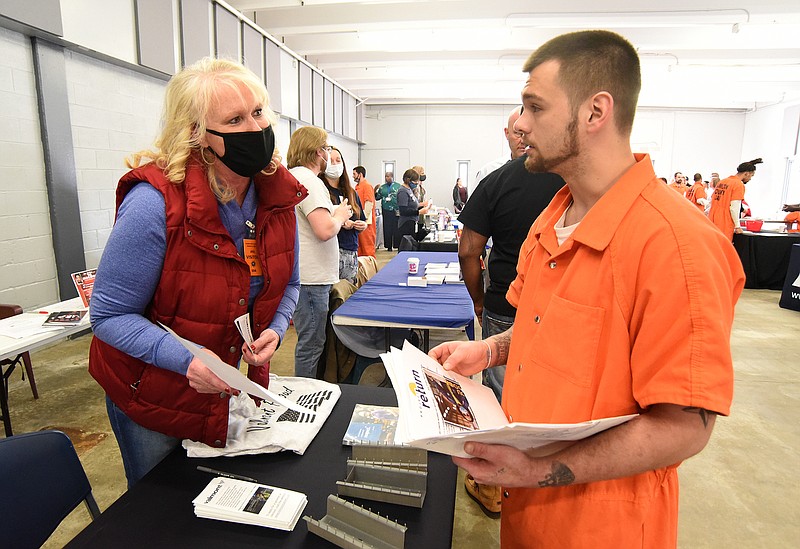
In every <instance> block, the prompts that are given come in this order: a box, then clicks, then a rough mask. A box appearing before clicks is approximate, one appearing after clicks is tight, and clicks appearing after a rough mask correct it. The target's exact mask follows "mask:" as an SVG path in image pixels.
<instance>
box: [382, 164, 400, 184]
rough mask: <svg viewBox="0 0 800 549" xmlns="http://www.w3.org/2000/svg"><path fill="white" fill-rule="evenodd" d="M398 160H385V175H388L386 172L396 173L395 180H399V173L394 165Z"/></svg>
mask: <svg viewBox="0 0 800 549" xmlns="http://www.w3.org/2000/svg"><path fill="white" fill-rule="evenodd" d="M395 165H396V162H395V161H394V160H384V161H383V175H384V176H385V175H386V172H392V173H393V174H394V180H395V181H397V177H398V176H397V174H396V173H395V171H394V167H395Z"/></svg>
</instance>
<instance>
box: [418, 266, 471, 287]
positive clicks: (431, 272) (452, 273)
mask: <svg viewBox="0 0 800 549" xmlns="http://www.w3.org/2000/svg"><path fill="white" fill-rule="evenodd" d="M425 278H426V279H427V280H428V284H443V283H444V284H463V283H464V281H463V280H461V266H460V265H459V263H458V261H451V262H450V263H427V264H426V265H425Z"/></svg>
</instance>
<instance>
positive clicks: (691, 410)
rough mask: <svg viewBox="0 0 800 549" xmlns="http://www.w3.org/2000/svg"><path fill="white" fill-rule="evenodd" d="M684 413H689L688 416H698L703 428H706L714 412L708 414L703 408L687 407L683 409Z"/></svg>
mask: <svg viewBox="0 0 800 549" xmlns="http://www.w3.org/2000/svg"><path fill="white" fill-rule="evenodd" d="M683 411H684V412H689V413H690V414H699V415H700V419H701V420H702V421H703V427H708V420H709V418H710V417H711V415H712V414H714V412H710V411H708V410H706V409H704V408H696V407H694V406H687V407H686V408H684V409H683Z"/></svg>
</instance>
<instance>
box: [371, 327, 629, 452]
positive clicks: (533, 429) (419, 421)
mask: <svg viewBox="0 0 800 549" xmlns="http://www.w3.org/2000/svg"><path fill="white" fill-rule="evenodd" d="M381 359H382V360H383V363H384V365H385V367H386V372H387V373H388V374H389V378H390V379H391V381H392V385H393V386H394V390H395V393H396V394H397V404H398V407H399V408H400V419H399V421H398V424H397V431H396V432H395V443H396V444H408V445H410V446H415V447H417V448H423V449H425V450H431V451H433V452H439V453H442V454H449V455H451V456H460V457H469V456H468V454H466V453H465V452H464V443H466V442H469V441H474V442H483V443H487V444H505V445H507V446H513V447H515V448H519V449H520V450H530V449H534V448H541V447H544V446H548V445H551V444H553V443H564V442H565V441H576V440H580V439H583V438H586V437H589V436H592V435H594V434H597V433H599V432H601V431H604V430H606V429H609V428H611V427H615V426H617V425H620V424H622V423H625V422H626V421H628V420H630V419H632V418H634V417H636V414H633V415H627V416H619V417H612V418H605V419H594V420H590V421H585V422H582V423H569V424H551V423H509V422H508V419H507V418H506V416H505V413H504V412H503V409H502V408H501V407H500V404H498V402H497V399H496V398H495V396H494V393H493V392H492V390H491V389H489V388H488V387H485V386H484V385H482V384H480V383H477V382H475V381H473V380H471V379H470V378H468V377H464V376H461V375H459V374H457V373H454V372H448V371H446V370H444V368H442V366H441V365H440V364H439V363H437V362H436V361H435V360H433V359H432V358H431V357H429V356H428V355H426V354H425V353H423V352H422V351H420V350H419V349H417V348H416V347H414V346H413V345H411V344H410V343H409V342H408V341H406V342H405V344H404V345H403V349H402V350H400V349H397V348H392V349H391V351H390V352H389V353H384V354H382V355H381ZM559 447H563V446H559Z"/></svg>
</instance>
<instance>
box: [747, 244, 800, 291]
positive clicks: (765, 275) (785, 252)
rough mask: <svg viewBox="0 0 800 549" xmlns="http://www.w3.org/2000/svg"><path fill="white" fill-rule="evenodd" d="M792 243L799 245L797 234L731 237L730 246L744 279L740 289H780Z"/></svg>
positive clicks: (787, 266) (787, 265)
mask: <svg viewBox="0 0 800 549" xmlns="http://www.w3.org/2000/svg"><path fill="white" fill-rule="evenodd" d="M792 244H800V234H798V235H789V234H784V235H766V234H757V233H744V234H735V235H733V246H734V248H736V251H737V253H738V254H739V259H741V260H742V267H744V274H745V275H746V276H747V280H746V282H745V286H744V287H745V288H766V289H769V290H781V289H782V288H783V281H784V279H785V278H786V271H787V269H788V268H789V256H790V254H791V251H792Z"/></svg>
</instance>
